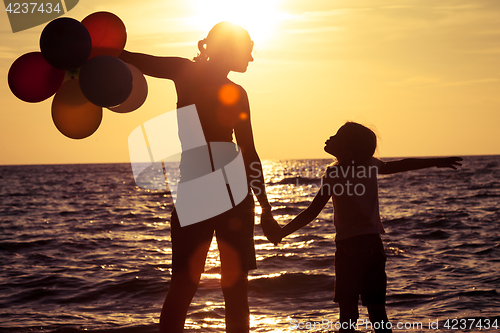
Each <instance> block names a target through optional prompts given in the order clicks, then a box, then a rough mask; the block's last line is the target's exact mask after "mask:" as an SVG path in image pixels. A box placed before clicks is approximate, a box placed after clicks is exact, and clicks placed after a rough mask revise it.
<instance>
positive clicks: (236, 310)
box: [217, 239, 250, 333]
mask: <svg viewBox="0 0 500 333" xmlns="http://www.w3.org/2000/svg"><path fill="white" fill-rule="evenodd" d="M217 242H218V247H219V251H220V259H221V287H222V293H223V295H224V305H225V306H224V307H225V313H226V332H227V333H248V332H249V330H250V308H249V305H248V271H247V270H244V269H243V268H242V265H241V259H240V258H239V255H238V254H237V252H236V251H235V250H234V249H233V248H232V247H231V246H230V245H228V244H227V243H226V242H224V241H221V240H219V239H218V240H217Z"/></svg>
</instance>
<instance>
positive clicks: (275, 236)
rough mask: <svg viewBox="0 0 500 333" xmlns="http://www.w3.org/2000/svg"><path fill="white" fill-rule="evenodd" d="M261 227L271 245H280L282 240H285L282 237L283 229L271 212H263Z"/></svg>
mask: <svg viewBox="0 0 500 333" xmlns="http://www.w3.org/2000/svg"><path fill="white" fill-rule="evenodd" d="M260 226H261V227H262V231H263V232H264V235H265V236H266V237H267V239H268V240H269V241H270V242H271V243H273V244H274V245H278V243H279V242H281V238H283V236H282V235H281V233H282V232H281V227H280V225H279V224H278V222H276V220H275V219H274V217H273V214H272V213H271V210H264V211H263V212H262V215H261V216H260Z"/></svg>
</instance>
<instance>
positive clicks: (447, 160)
mask: <svg viewBox="0 0 500 333" xmlns="http://www.w3.org/2000/svg"><path fill="white" fill-rule="evenodd" d="M460 161H463V158H461V157H443V158H438V159H436V166H437V167H438V168H451V169H453V170H457V166H461V165H462V163H459V162H460Z"/></svg>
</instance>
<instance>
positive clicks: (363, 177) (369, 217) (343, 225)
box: [323, 157, 385, 240]
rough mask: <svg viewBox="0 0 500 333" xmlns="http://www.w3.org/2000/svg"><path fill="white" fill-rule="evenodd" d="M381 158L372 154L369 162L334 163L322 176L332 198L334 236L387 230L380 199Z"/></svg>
mask: <svg viewBox="0 0 500 333" xmlns="http://www.w3.org/2000/svg"><path fill="white" fill-rule="evenodd" d="M381 165H382V162H381V161H380V160H378V159H376V158H374V157H372V158H371V159H370V161H369V163H367V164H366V165H354V164H350V165H349V164H345V165H344V164H342V165H340V164H335V165H332V166H330V167H328V168H327V170H326V172H325V176H324V177H323V186H326V187H327V188H328V189H329V191H330V193H331V194H332V199H333V207H334V208H333V209H334V213H333V216H334V218H333V219H334V224H335V231H336V233H337V234H336V236H335V240H342V239H347V238H350V237H354V236H358V235H364V234H383V233H385V230H384V227H383V226H382V221H381V220H380V212H379V202H378V183H377V175H378V169H379V168H380V166H381Z"/></svg>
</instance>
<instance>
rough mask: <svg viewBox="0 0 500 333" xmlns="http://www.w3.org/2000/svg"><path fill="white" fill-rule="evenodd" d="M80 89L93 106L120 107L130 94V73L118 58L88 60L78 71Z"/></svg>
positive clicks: (107, 57) (104, 56)
mask: <svg viewBox="0 0 500 333" xmlns="http://www.w3.org/2000/svg"><path fill="white" fill-rule="evenodd" d="M80 87H81V89H82V92H83V94H84V95H85V97H87V99H88V100H89V101H90V102H92V103H94V104H95V105H99V106H103V107H112V106H116V105H120V104H122V103H123V102H125V100H127V98H128V97H129V96H130V93H131V92H132V73H131V72H130V69H129V68H128V67H127V65H126V64H125V63H124V62H123V61H121V60H120V59H118V58H115V57H112V56H108V55H100V56H97V57H95V58H91V59H89V60H88V61H87V62H86V63H85V65H83V67H82V69H81V70H80Z"/></svg>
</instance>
